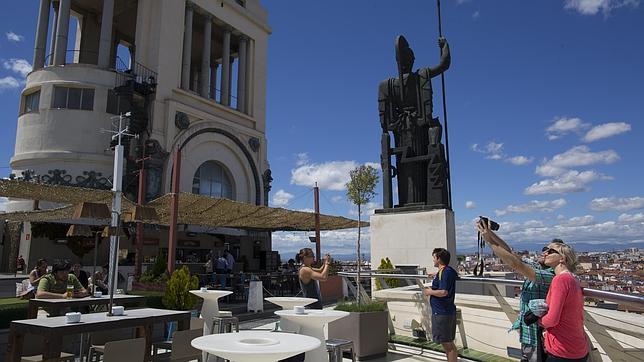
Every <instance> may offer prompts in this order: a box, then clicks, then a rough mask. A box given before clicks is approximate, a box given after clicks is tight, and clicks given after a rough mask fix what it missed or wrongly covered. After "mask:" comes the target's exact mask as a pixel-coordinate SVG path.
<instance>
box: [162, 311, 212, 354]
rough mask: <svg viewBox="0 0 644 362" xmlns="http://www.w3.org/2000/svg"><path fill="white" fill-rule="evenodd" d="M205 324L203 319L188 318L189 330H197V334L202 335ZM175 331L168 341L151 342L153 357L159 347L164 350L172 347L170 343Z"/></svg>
mask: <svg viewBox="0 0 644 362" xmlns="http://www.w3.org/2000/svg"><path fill="white" fill-rule="evenodd" d="M204 324H205V321H204V320H203V319H201V318H193V319H191V320H190V330H191V331H193V330H194V331H199V333H200V334H199V336H201V335H203V326H204ZM175 333H177V331H175V332H173V333H172V339H171V340H169V341H161V342H155V343H152V357H153V358H155V357H154V356H156V355H157V354H158V352H159V350H160V349H165V350H171V349H172V343H173V341H174V334H175Z"/></svg>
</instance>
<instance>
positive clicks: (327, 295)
mask: <svg viewBox="0 0 644 362" xmlns="http://www.w3.org/2000/svg"><path fill="white" fill-rule="evenodd" d="M320 294H321V295H322V301H323V302H327V301H334V302H335V301H337V300H338V299H342V297H343V295H342V277H341V276H339V275H330V276H329V277H328V278H326V281H323V282H320Z"/></svg>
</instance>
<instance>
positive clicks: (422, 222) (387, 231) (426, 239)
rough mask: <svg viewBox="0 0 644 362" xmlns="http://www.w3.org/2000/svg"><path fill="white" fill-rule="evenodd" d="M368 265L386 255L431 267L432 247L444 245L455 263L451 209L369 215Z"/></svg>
mask: <svg viewBox="0 0 644 362" xmlns="http://www.w3.org/2000/svg"><path fill="white" fill-rule="evenodd" d="M370 223H371V228H370V230H371V267H372V269H376V268H378V265H380V259H382V258H386V257H388V258H389V259H390V260H391V262H392V263H393V264H394V266H395V265H397V264H416V265H418V266H419V267H421V268H422V267H426V268H427V271H428V272H430V271H434V270H435V268H434V263H433V259H432V251H433V250H434V248H445V249H447V250H448V251H449V252H450V254H451V256H452V257H451V260H450V265H451V266H452V267H456V265H457V264H458V261H457V260H456V231H455V226H454V212H453V211H451V210H446V209H440V210H431V211H419V212H399V213H384V214H379V213H376V214H374V215H371V219H370Z"/></svg>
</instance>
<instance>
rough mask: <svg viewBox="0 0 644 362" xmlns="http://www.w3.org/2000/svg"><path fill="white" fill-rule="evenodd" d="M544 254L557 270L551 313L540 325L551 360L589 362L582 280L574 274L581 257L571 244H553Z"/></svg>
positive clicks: (547, 314) (547, 263)
mask: <svg viewBox="0 0 644 362" xmlns="http://www.w3.org/2000/svg"><path fill="white" fill-rule="evenodd" d="M544 255H545V260H544V263H545V264H546V265H548V266H549V267H551V268H554V270H555V277H554V278H553V279H552V284H551V285H550V290H549V291H548V296H547V297H546V304H548V312H547V313H546V314H545V315H543V316H542V317H541V319H539V324H540V325H541V326H542V327H543V328H544V329H545V330H546V331H545V333H544V344H545V347H546V352H547V353H548V359H547V361H553V362H556V361H579V362H585V361H586V360H587V359H588V342H587V341H586V335H585V334H584V296H583V292H582V290H581V286H580V285H579V281H578V280H577V278H575V276H574V275H573V274H572V273H573V272H574V270H575V267H576V265H577V256H576V255H575V252H574V250H573V249H572V247H570V246H569V245H567V244H550V248H549V249H548V250H546V251H544ZM526 318H528V316H526ZM526 323H527V321H526Z"/></svg>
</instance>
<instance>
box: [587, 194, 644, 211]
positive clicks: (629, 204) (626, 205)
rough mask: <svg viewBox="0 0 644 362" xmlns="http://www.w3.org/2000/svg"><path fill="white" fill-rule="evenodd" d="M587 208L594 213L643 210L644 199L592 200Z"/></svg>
mask: <svg viewBox="0 0 644 362" xmlns="http://www.w3.org/2000/svg"><path fill="white" fill-rule="evenodd" d="M589 207H590V209H591V210H594V211H608V210H616V211H629V210H636V209H644V197H639V196H635V197H619V198H618V197H600V198H596V199H593V200H592V201H591V202H590V206H589Z"/></svg>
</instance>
